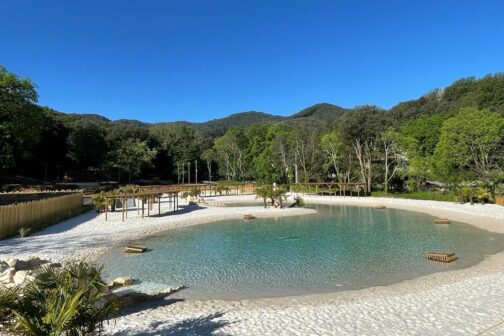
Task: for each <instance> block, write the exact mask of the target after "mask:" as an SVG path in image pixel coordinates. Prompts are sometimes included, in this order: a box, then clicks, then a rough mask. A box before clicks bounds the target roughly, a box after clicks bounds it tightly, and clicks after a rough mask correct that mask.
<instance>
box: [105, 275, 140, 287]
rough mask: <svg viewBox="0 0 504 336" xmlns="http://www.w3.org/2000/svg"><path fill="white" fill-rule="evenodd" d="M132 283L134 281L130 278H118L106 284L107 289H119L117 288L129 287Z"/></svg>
mask: <svg viewBox="0 0 504 336" xmlns="http://www.w3.org/2000/svg"><path fill="white" fill-rule="evenodd" d="M134 281H135V279H133V278H132V277H119V278H115V279H114V280H112V281H110V282H109V283H108V284H107V287H108V288H109V289H115V288H119V287H124V286H129V285H131V284H133V282H134Z"/></svg>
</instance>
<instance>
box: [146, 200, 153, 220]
mask: <svg viewBox="0 0 504 336" xmlns="http://www.w3.org/2000/svg"><path fill="white" fill-rule="evenodd" d="M151 203H152V202H151V201H150V197H149V196H147V217H149V216H150V207H151Z"/></svg>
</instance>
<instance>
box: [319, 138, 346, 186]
mask: <svg viewBox="0 0 504 336" xmlns="http://www.w3.org/2000/svg"><path fill="white" fill-rule="evenodd" d="M320 147H321V149H322V151H323V153H324V156H325V160H326V161H325V164H324V166H325V167H326V168H328V167H331V168H332V169H334V173H335V174H336V178H337V179H338V182H340V183H342V182H345V181H349V179H350V166H349V165H348V161H347V158H348V150H347V148H346V145H345V143H344V141H343V139H342V138H341V135H340V134H339V132H337V131H335V130H334V131H331V132H327V133H325V134H324V135H322V138H321V139H320Z"/></svg>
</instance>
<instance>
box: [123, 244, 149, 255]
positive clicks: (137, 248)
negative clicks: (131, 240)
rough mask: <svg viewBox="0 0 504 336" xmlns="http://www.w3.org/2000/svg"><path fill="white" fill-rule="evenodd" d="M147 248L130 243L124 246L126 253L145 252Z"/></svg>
mask: <svg viewBox="0 0 504 336" xmlns="http://www.w3.org/2000/svg"><path fill="white" fill-rule="evenodd" d="M145 250H147V248H145V247H143V246H133V245H128V246H126V247H125V248H124V253H144V252H145Z"/></svg>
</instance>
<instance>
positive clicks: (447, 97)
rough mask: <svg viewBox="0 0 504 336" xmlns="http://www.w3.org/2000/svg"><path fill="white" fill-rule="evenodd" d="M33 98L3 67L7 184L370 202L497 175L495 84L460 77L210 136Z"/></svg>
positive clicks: (0, 135)
mask: <svg viewBox="0 0 504 336" xmlns="http://www.w3.org/2000/svg"><path fill="white" fill-rule="evenodd" d="M37 98H38V96H37V92H36V87H35V85H34V84H33V83H32V82H31V81H30V80H29V79H26V78H19V77H18V76H16V75H15V74H13V73H11V72H9V71H7V70H6V69H5V68H0V169H1V175H2V176H4V180H9V179H10V180H12V179H14V176H16V175H23V176H25V177H31V178H36V179H39V180H49V181H51V180H61V179H63V178H64V177H65V176H66V177H71V178H74V179H76V180H85V179H94V180H117V181H121V182H130V181H131V180H133V179H138V178H144V179H153V178H160V179H164V180H169V181H172V182H175V183H176V182H178V183H184V182H185V183H187V182H191V183H194V182H196V181H203V180H233V181H245V180H255V181H258V182H268V183H272V182H276V183H282V184H290V183H295V182H309V181H338V182H356V181H359V182H363V183H365V184H366V189H367V191H371V189H372V188H379V189H383V190H385V191H388V190H391V189H394V190H404V189H407V190H410V191H412V190H419V189H422V188H424V187H425V186H426V183H427V181H439V182H442V183H444V184H448V185H458V184H460V183H463V182H468V181H475V182H478V183H483V184H488V185H492V184H496V183H498V182H500V181H502V180H503V176H504V175H503V174H502V164H503V162H502V161H503V158H504V155H503V154H504V153H503V148H504V146H503V144H504V117H503V114H504V75H503V74H495V75H489V76H486V77H484V78H482V79H475V78H464V79H461V80H458V81H456V82H454V83H453V84H452V85H450V86H449V87H447V88H445V89H442V90H440V89H437V90H434V91H432V92H430V93H428V94H426V95H424V96H423V97H421V98H419V99H417V100H412V101H408V102H403V103H400V104H398V105H396V106H394V107H393V108H391V109H389V110H384V109H382V108H380V107H377V106H372V105H367V106H358V107H355V108H352V109H347V110H345V109H341V108H337V107H335V106H333V105H330V104H321V106H317V105H316V106H315V107H312V108H308V109H306V110H304V111H302V113H299V114H297V115H294V116H293V117H292V118H289V119H285V118H282V117H275V116H271V118H270V117H269V116H270V115H266V114H254V113H249V114H247V115H246V117H247V118H248V119H246V120H245V121H244V119H243V118H242V119H240V120H239V121H237V120H236V117H235V119H230V120H233V121H228V123H227V124H225V125H224V124H222V123H219V122H215V121H214V122H213V124H212V125H213V126H212V129H211V132H204V131H202V129H201V128H198V127H196V126H195V125H193V124H189V123H183V122H180V123H157V124H145V123H141V122H137V121H128V120H122V121H115V122H110V121H108V120H107V119H105V118H101V117H97V116H87V115H71V114H64V113H60V112H58V111H55V110H53V109H51V108H48V107H41V106H39V105H37ZM322 105H323V106H322ZM317 108H318V110H317ZM317 111H321V112H320V113H318V114H317V113H316V112H317ZM235 116H236V115H235ZM254 118H255V120H254ZM233 123H234V124H235V125H236V126H233ZM215 125H222V126H221V127H218V129H217V128H216V126H215Z"/></svg>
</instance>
